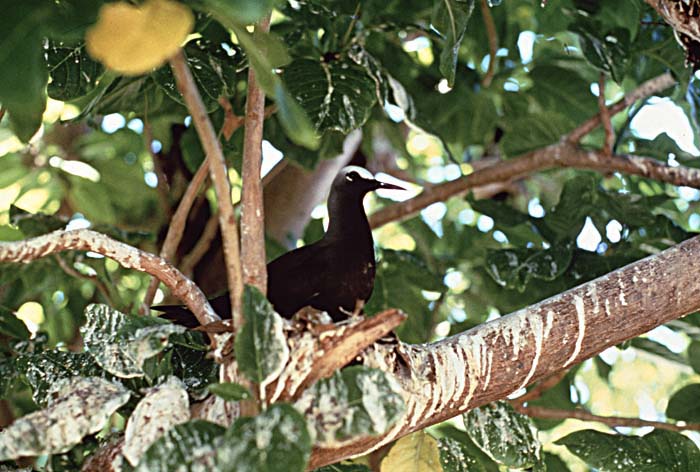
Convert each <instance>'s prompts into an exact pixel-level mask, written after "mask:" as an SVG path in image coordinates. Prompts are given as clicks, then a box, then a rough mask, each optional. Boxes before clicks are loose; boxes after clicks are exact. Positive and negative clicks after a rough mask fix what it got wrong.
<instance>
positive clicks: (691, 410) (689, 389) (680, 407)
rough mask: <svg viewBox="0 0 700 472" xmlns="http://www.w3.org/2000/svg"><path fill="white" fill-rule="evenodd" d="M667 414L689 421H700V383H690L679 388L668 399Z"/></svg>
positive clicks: (670, 416)
mask: <svg viewBox="0 0 700 472" xmlns="http://www.w3.org/2000/svg"><path fill="white" fill-rule="evenodd" d="M666 416H668V417H669V418H673V419H676V420H683V421H685V422H687V423H698V422H700V384H697V383H696V384H690V385H686V386H685V387H683V388H681V389H680V390H678V391H677V392H676V393H674V394H673V395H672V396H671V398H670V399H669V400H668V406H667V407H666Z"/></svg>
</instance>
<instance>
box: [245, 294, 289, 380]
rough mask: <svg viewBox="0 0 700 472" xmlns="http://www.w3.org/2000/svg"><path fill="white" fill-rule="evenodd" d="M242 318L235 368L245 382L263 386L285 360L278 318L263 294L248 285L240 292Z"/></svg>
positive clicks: (278, 370) (286, 354) (280, 324)
mask: <svg viewBox="0 0 700 472" xmlns="http://www.w3.org/2000/svg"><path fill="white" fill-rule="evenodd" d="M243 316H244V317H245V324H244V325H243V328H242V329H241V331H240V332H239V333H238V335H236V342H235V351H236V360H237V361H238V368H239V369H240V371H241V372H242V373H243V374H244V375H245V376H246V377H247V378H248V379H250V380H251V381H253V382H255V383H258V384H262V386H264V385H265V383H266V382H267V380H268V379H269V378H274V377H275V375H276V374H277V373H279V372H280V370H281V369H282V368H283V367H284V365H285V363H286V361H287V358H288V357H289V347H288V346H287V338H286V337H285V336H284V333H283V332H282V327H283V322H282V318H281V317H280V315H278V314H277V313H275V310H274V309H273V308H272V305H271V304H270V302H269V301H268V300H267V298H265V295H263V294H262V293H261V292H260V291H259V290H258V289H257V288H255V287H251V286H246V287H245V290H244V291H243Z"/></svg>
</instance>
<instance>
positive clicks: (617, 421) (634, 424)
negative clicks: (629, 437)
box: [513, 404, 700, 432]
mask: <svg viewBox="0 0 700 472" xmlns="http://www.w3.org/2000/svg"><path fill="white" fill-rule="evenodd" d="M513 408H515V410H516V411H518V412H519V413H522V414H524V415H527V416H530V417H534V418H546V419H552V420H567V419H576V420H582V421H596V422H598V423H603V424H606V425H608V426H611V427H615V426H624V427H628V428H644V427H652V428H658V429H665V430H668V431H678V432H681V431H700V424H697V423H688V424H685V425H680V424H674V423H664V422H662V421H649V420H643V419H640V418H625V417H621V416H600V415H594V414H593V413H591V412H589V411H586V410H583V409H576V410H562V409H558V408H547V407H542V406H522V405H520V404H513Z"/></svg>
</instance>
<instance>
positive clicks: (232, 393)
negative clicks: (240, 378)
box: [207, 382, 250, 401]
mask: <svg viewBox="0 0 700 472" xmlns="http://www.w3.org/2000/svg"><path fill="white" fill-rule="evenodd" d="M207 390H209V392H211V393H213V394H214V395H216V396H217V397H221V398H223V399H224V400H228V401H239V400H245V399H247V398H250V392H249V391H248V389H247V388H245V387H244V386H243V385H241V384H237V383H232V382H223V383H213V384H210V385H207Z"/></svg>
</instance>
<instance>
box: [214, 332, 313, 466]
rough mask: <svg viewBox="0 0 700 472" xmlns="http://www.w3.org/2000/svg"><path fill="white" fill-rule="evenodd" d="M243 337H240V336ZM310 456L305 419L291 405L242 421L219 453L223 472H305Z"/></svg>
mask: <svg viewBox="0 0 700 472" xmlns="http://www.w3.org/2000/svg"><path fill="white" fill-rule="evenodd" d="M239 336H240V334H239ZM310 453H311V438H310V436H309V433H308V431H307V430H306V423H305V421H304V417H303V416H301V415H300V414H299V412H298V411H296V410H295V409H294V408H292V407H291V406H289V405H283V404H274V405H272V406H271V407H270V408H268V409H267V410H265V411H263V412H262V413H260V414H259V415H258V416H256V417H254V418H239V419H237V420H236V422H235V423H233V425H232V426H231V428H229V430H228V431H226V434H225V435H224V436H223V439H222V441H221V442H220V443H219V445H218V447H217V449H216V463H217V469H216V470H219V471H221V472H237V471H240V470H255V471H258V472H276V471H278V470H279V469H280V466H281V465H282V464H284V466H283V467H284V470H286V471H289V472H296V471H298V472H302V471H304V470H305V469H306V462H307V460H308V458H309V454H310Z"/></svg>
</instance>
